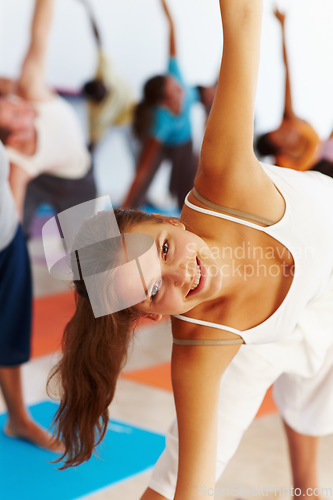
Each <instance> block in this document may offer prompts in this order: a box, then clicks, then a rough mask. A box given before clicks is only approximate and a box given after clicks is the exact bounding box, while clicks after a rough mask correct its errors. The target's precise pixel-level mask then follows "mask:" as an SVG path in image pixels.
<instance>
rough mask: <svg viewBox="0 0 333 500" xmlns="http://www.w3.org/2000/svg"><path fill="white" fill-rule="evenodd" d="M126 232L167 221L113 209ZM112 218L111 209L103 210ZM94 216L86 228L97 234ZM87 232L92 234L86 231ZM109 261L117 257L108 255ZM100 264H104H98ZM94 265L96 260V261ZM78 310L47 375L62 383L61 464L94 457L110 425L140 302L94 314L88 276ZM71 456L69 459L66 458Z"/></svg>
mask: <svg viewBox="0 0 333 500" xmlns="http://www.w3.org/2000/svg"><path fill="white" fill-rule="evenodd" d="M114 213H115V216H116V219H117V223H118V226H119V229H120V231H121V232H125V231H126V230H127V229H128V228H129V227H130V226H134V225H135V224H139V223H144V222H156V223H161V222H164V221H165V219H163V218H161V217H157V216H151V215H148V214H146V213H144V212H141V211H139V210H127V211H124V210H118V209H115V210H114ZM100 214H101V215H102V216H103V217H104V218H105V221H107V219H108V217H109V216H110V215H111V212H109V213H108V212H102V213H101V212H100V213H99V214H97V216H95V217H98V216H100ZM93 223H94V219H93V218H92V219H90V220H88V221H87V224H85V225H84V226H83V227H82V228H81V229H80V231H81V230H84V231H85V232H86V231H87V230H88V231H91V235H92V237H93V236H94V228H93V226H94V224H93ZM86 234H87V233H86ZM105 258H106V259H108V260H109V261H110V265H111V264H112V262H111V259H112V256H110V255H106V256H105ZM97 264H98V265H99V264H100V262H99V263H97ZM92 265H93V264H92ZM74 285H75V298H76V310H75V313H74V316H73V317H72V319H71V320H70V321H69V323H68V324H67V326H66V328H65V331H64V336H63V340H62V358H61V359H60V361H59V363H58V364H57V365H56V366H55V368H54V369H53V371H52V372H51V374H50V376H49V379H48V384H47V385H48V392H49V393H50V392H53V391H51V390H50V382H51V381H53V380H54V379H55V380H57V381H58V380H59V382H60V392H61V394H60V406H59V408H58V411H57V412H56V415H55V417H54V424H55V437H56V438H57V439H60V440H61V441H62V442H63V443H64V445H65V450H66V451H65V452H64V454H63V455H62V456H61V457H60V458H59V459H58V460H57V462H59V461H63V462H64V465H63V466H62V467H61V468H60V469H66V468H68V467H72V466H77V465H80V464H81V463H82V462H84V461H86V460H89V458H90V457H91V455H92V452H93V450H94V448H95V447H96V446H97V445H98V444H99V443H100V442H101V441H102V439H103V437H104V435H105V433H106V430H107V426H108V421H109V415H108V406H109V405H110V403H111V401H112V399H113V396H114V393H115V388H116V383H117V379H118V376H119V373H120V371H121V369H122V367H123V366H124V364H125V362H126V356H127V351H128V346H129V343H130V340H131V338H132V332H133V329H134V328H135V325H136V321H137V319H138V318H139V317H140V315H141V314H140V313H139V312H138V311H137V310H136V309H135V307H131V308H127V309H125V310H122V311H119V312H117V313H114V314H109V315H107V316H102V317H99V318H95V317H94V314H93V311H92V308H91V305H90V302H89V299H88V295H87V291H86V288H85V284H84V281H83V280H77V281H74ZM65 458H66V460H64V459H65Z"/></svg>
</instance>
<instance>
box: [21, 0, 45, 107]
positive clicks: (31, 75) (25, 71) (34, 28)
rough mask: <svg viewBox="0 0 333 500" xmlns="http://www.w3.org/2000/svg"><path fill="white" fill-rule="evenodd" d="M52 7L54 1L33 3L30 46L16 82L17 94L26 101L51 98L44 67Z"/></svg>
mask: <svg viewBox="0 0 333 500" xmlns="http://www.w3.org/2000/svg"><path fill="white" fill-rule="evenodd" d="M53 7H54V0H36V3H35V10H34V15H33V20H32V25H31V35H30V45H29V48H28V51H27V53H26V56H25V58H24V61H23V65H22V69H21V76H20V78H19V81H18V93H19V95H20V96H22V97H23V98H24V99H27V100H31V101H45V100H48V99H50V98H51V97H52V93H51V92H50V90H49V89H48V88H47V86H46V84H45V65H46V54H47V42H48V38H49V33H50V30H51V25H52V17H53Z"/></svg>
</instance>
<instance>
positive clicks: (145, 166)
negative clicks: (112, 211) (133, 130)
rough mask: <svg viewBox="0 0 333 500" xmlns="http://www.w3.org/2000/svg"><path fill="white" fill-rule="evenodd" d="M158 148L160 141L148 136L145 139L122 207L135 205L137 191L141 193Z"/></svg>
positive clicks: (159, 147)
mask: <svg viewBox="0 0 333 500" xmlns="http://www.w3.org/2000/svg"><path fill="white" fill-rule="evenodd" d="M160 149H161V143H160V142H159V141H158V140H157V139H154V138H153V137H150V138H148V139H147V140H146V141H145V144H144V146H143V148H142V151H141V154H140V156H139V161H138V165H137V169H136V173H135V177H134V180H133V182H132V184H131V187H130V189H129V191H128V193H127V195H126V197H125V199H124V201H123V203H122V208H123V209H127V208H133V207H135V205H136V203H135V200H136V199H137V196H138V195H139V193H140V194H141V192H142V189H143V187H144V185H145V182H146V179H147V176H148V175H149V173H150V170H151V169H152V167H153V164H154V162H155V160H156V158H157V155H158V153H159V151H160Z"/></svg>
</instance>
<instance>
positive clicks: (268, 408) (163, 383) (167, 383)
mask: <svg viewBox="0 0 333 500" xmlns="http://www.w3.org/2000/svg"><path fill="white" fill-rule="evenodd" d="M122 377H123V378H125V379H127V380H132V381H133V382H139V383H141V384H146V385H150V386H152V387H156V388H158V389H165V390H167V391H171V390H172V385H171V371H170V363H169V362H167V363H161V364H158V365H155V366H150V367H148V368H142V369H141V370H133V371H128V372H123V373H122ZM277 411H278V410H277V408H276V406H275V403H274V401H273V397H272V388H270V389H268V391H267V393H266V396H265V398H264V400H263V402H262V404H261V407H260V408H259V410H258V413H257V415H256V416H257V417H262V416H263V415H269V414H270V413H275V412H277Z"/></svg>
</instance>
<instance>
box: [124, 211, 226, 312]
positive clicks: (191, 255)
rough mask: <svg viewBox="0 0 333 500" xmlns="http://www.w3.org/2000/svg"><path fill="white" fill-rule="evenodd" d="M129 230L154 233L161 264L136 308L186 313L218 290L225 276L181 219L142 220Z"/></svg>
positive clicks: (199, 239)
mask: <svg viewBox="0 0 333 500" xmlns="http://www.w3.org/2000/svg"><path fill="white" fill-rule="evenodd" d="M130 232H133V233H134V232H135V233H146V234H149V235H151V236H153V238H154V240H155V243H156V247H157V252H158V258H159V262H160V267H161V275H160V277H155V279H153V280H151V281H150V284H149V286H148V296H147V298H146V299H145V300H144V301H143V302H140V303H139V304H137V305H136V308H137V309H139V310H140V311H142V312H144V313H147V314H171V315H175V314H183V313H185V312H187V311H189V310H191V309H192V308H193V307H195V306H196V305H198V304H200V303H201V302H204V301H206V300H210V299H212V298H213V297H214V296H215V295H216V294H217V293H218V291H219V290H220V288H221V281H222V278H221V275H220V273H218V272H216V269H217V268H216V261H215V259H214V256H213V254H212V252H211V251H210V249H209V247H208V245H207V244H206V243H205V241H204V240H203V239H202V238H200V237H199V236H197V235H196V234H194V233H191V232H190V231H187V230H186V229H185V226H184V225H183V224H182V223H181V222H179V221H177V220H173V219H171V220H166V222H165V223H158V224H157V223H156V222H152V223H150V222H149V223H142V224H137V225H135V227H133V228H132V229H130ZM212 269H214V272H212Z"/></svg>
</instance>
